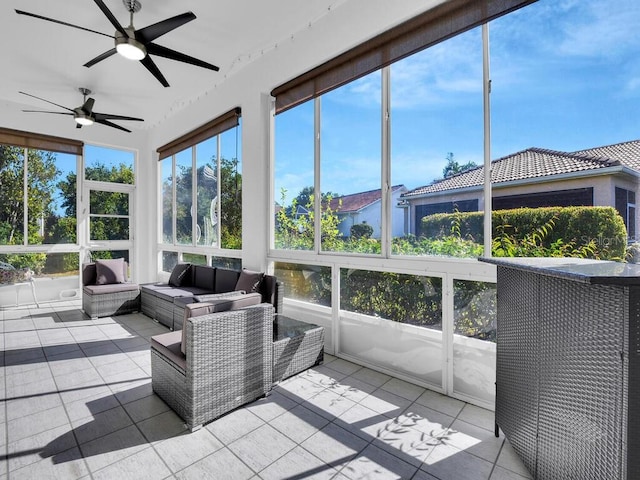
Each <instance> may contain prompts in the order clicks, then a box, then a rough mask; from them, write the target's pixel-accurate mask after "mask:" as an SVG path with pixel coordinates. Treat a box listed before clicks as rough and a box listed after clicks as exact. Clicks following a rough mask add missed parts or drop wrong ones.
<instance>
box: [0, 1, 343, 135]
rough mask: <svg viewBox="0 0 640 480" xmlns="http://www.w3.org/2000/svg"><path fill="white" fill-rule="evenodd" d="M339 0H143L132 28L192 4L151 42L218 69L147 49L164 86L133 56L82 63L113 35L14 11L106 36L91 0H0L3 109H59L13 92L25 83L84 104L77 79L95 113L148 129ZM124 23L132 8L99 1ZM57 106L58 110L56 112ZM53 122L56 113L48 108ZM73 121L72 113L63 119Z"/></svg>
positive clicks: (109, 44) (48, 95)
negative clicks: (184, 19)
mask: <svg viewBox="0 0 640 480" xmlns="http://www.w3.org/2000/svg"><path fill="white" fill-rule="evenodd" d="M345 1H346V0H313V1H303V0H270V1H264V0H253V1H250V0H216V1H211V0H181V1H180V2H177V1H175V0H141V3H142V10H141V11H140V12H138V13H137V14H135V16H134V26H135V27H136V28H137V29H140V28H143V27H146V26H147V25H151V24H154V23H156V22H159V21H162V20H164V19H166V18H169V17H173V16H175V15H178V14H181V13H184V12H186V11H192V12H193V13H194V14H195V15H196V17H197V18H196V19H195V20H193V21H192V22H189V23H187V24H185V25H183V26H181V27H179V28H177V29H175V30H173V31H172V32H170V33H168V34H166V35H164V36H162V37H160V38H158V39H157V40H155V43H157V44H159V45H162V46H165V47H168V48H171V49H174V50H178V51H180V52H182V53H185V54H187V55H190V56H192V57H196V58H199V59H201V60H204V61H206V62H209V63H212V64H214V65H217V66H218V67H220V71H219V72H213V71H210V70H206V69H203V68H200V67H195V66H192V65H188V64H185V63H181V62H176V61H172V60H168V59H165V58H161V57H155V56H152V59H153V60H154V62H155V63H156V65H157V66H158V68H159V69H160V71H161V72H162V73H163V74H164V76H165V77H166V79H167V81H168V82H169V84H170V85H171V86H170V87H169V88H164V87H163V86H162V85H161V84H160V83H159V82H158V81H157V80H156V79H155V78H154V77H153V76H152V75H151V73H149V72H148V71H147V69H146V68H144V66H142V65H141V64H140V63H139V62H137V61H130V60H127V59H125V58H123V57H120V56H119V55H113V56H112V57H110V58H107V59H106V60H103V61H102V62H100V63H98V64H96V65H94V66H93V67H91V68H86V67H84V66H83V64H84V63H86V62H87V61H89V60H91V59H92V58H94V57H96V56H97V55H99V54H101V53H103V52H105V51H107V50H109V49H111V48H113V40H111V39H109V38H107V37H104V36H101V35H97V34H94V33H90V32H85V31H82V30H78V29H75V28H71V27H67V26H63V25H59V24H55V23H52V22H47V21H43V20H39V19H35V18H32V17H27V16H24V15H18V14H16V13H15V9H19V10H24V11H27V12H30V13H34V14H37V15H42V16H45V17H50V18H54V19H56V20H61V21H64V22H67V23H71V24H75V25H78V26H82V27H85V28H89V29H92V30H97V31H99V32H103V33H106V34H109V35H113V34H114V28H113V26H112V25H111V23H110V22H109V21H108V20H107V18H106V17H105V16H104V15H103V14H102V12H101V11H100V9H99V8H98V6H97V5H96V4H95V3H94V2H93V1H92V0H64V1H52V0H3V1H2V2H1V5H0V65H2V66H3V68H2V71H3V73H2V74H1V75H0V102H2V101H4V107H3V108H15V109H16V110H17V113H16V114H18V113H19V114H20V115H44V114H36V113H22V112H19V110H21V109H37V110H39V109H42V110H51V111H55V110H57V107H55V106H53V105H50V104H47V103H45V102H42V101H39V100H37V99H34V98H30V97H26V96H24V95H21V94H19V93H18V92H19V91H24V92H27V93H30V94H32V95H36V96H38V97H42V98H45V99H47V100H50V101H52V102H55V103H57V104H60V105H64V106H66V107H69V108H74V107H77V106H79V105H81V104H82V95H81V94H80V93H79V92H78V87H86V88H89V89H90V90H92V92H93V93H92V95H91V96H92V97H93V98H94V99H95V105H94V111H96V112H100V113H110V114H117V115H129V116H134V117H141V118H143V119H144V120H145V121H144V123H142V122H140V123H139V122H125V121H120V122H116V123H119V124H120V125H122V126H125V127H126V128H129V129H132V130H134V129H137V128H141V129H148V128H150V127H152V126H154V125H157V124H158V122H160V121H161V119H163V118H165V117H166V114H167V112H168V111H171V110H178V109H180V108H182V106H184V105H187V104H188V103H189V101H190V100H192V99H197V98H198V97H199V96H201V95H202V94H204V93H206V92H208V91H210V90H211V89H213V88H214V87H215V86H216V85H217V84H220V83H221V82H224V81H226V80H228V79H231V78H232V77H233V75H234V74H235V73H237V72H238V71H239V70H240V69H242V68H243V67H244V66H246V65H247V64H248V63H249V62H251V61H252V60H253V59H256V58H259V57H260V56H261V55H263V54H265V53H267V52H269V51H270V50H272V49H274V48H276V45H277V44H278V43H279V42H282V41H285V40H286V39H288V38H290V37H291V36H292V35H295V33H296V32H299V31H301V30H303V29H305V28H308V26H309V25H310V24H313V23H315V22H317V21H318V20H320V19H322V18H323V16H325V15H326V14H327V13H328V12H329V10H330V9H333V8H335V7H337V6H338V5H339V4H341V3H343V2H345ZM104 3H105V4H106V5H107V7H108V8H109V9H110V10H111V12H112V13H113V14H114V16H115V17H116V18H117V19H118V20H119V22H120V23H121V24H122V25H123V26H125V27H126V26H127V25H128V24H129V13H128V11H127V10H126V8H125V6H124V5H123V3H122V0H104ZM60 111H64V110H60ZM49 117H52V118H51V121H58V122H59V121H60V119H61V118H64V117H60V116H57V115H49ZM69 121H70V122H72V120H71V119H69Z"/></svg>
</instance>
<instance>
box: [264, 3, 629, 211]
mask: <svg viewBox="0 0 640 480" xmlns="http://www.w3.org/2000/svg"><path fill="white" fill-rule="evenodd" d="M639 26H640V2H637V0H617V1H612V0H540V1H539V2H537V3H535V4H533V5H530V6H528V7H525V8H524V9H521V10H520V11H518V12H515V13H513V14H511V15H508V16H505V17H502V18H500V19H498V20H496V21H494V22H492V23H491V24H490V49H491V79H492V95H491V110H492V120H491V127H492V155H491V156H492V158H493V159H495V158H499V157H501V156H505V155H509V154H511V153H515V152H517V151H520V150H523V149H526V148H529V147H541V148H549V149H555V150H562V151H574V150H582V149H586V148H589V147H595V146H600V145H607V144H612V143H617V142H623V141H627V140H636V139H640V115H639V112H638V107H639V106H640V35H639V34H638V28H639ZM391 88H392V98H391V103H392V112H391V118H392V183H393V184H404V185H406V186H407V187H408V188H415V187H418V186H421V185H426V184H428V183H430V182H431V181H432V180H433V179H435V178H439V177H441V175H442V168H443V167H444V165H445V163H446V162H445V158H446V155H447V153H448V152H452V153H453V154H454V158H455V159H456V160H457V161H458V162H460V163H466V162H468V161H473V162H476V163H478V164H480V163H482V161H483V157H482V152H483V143H482V142H483V137H482V130H483V124H482V115H483V113H482V46H481V30H480V28H478V29H475V30H473V31H470V32H467V33H465V34H463V35H460V36H458V37H456V38H454V39H452V40H450V41H447V42H444V43H442V44H439V45H437V46H435V47H433V48H431V49H428V50H425V51H424V52H421V53H419V54H416V55H414V56H412V57H409V58H407V59H405V60H402V61H400V62H398V63H396V64H394V65H393V66H392V68H391ZM310 107H311V105H303V106H300V107H297V108H295V109H293V110H290V111H288V112H285V113H283V114H280V115H278V116H277V117H276V150H275V151H276V185H275V186H276V196H277V198H276V200H277V201H279V200H280V195H279V191H280V189H281V188H283V187H284V188H286V189H287V191H288V194H287V200H288V201H290V200H291V199H292V198H293V197H295V195H297V193H298V192H299V191H300V190H301V189H302V188H303V187H305V186H308V185H312V184H313V113H312V109H311V108H310ZM379 110H380V73H379V72H375V73H373V74H371V75H369V76H367V77H365V78H363V79H360V80H358V81H356V82H352V83H350V84H349V85H346V86H344V87H342V88H340V89H338V90H336V91H334V92H330V93H329V94H326V95H325V96H324V97H323V98H322V150H321V154H322V190H323V191H332V192H335V193H339V194H348V193H355V192H358V191H364V190H369V189H376V188H379V187H380V176H381V174H380V167H379V165H380V119H379ZM287 203H288V202H287Z"/></svg>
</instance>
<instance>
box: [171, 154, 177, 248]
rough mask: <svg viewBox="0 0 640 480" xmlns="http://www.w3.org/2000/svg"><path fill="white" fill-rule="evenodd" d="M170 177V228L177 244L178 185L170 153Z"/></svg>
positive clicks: (172, 157) (173, 241)
mask: <svg viewBox="0 0 640 480" xmlns="http://www.w3.org/2000/svg"><path fill="white" fill-rule="evenodd" d="M171 178H172V179H173V180H172V181H171V230H172V237H173V239H172V243H173V245H174V246H175V245H177V244H178V234H177V229H178V220H177V216H178V205H177V201H178V196H177V193H176V192H177V190H178V188H177V186H178V182H177V181H176V156H175V154H174V155H171Z"/></svg>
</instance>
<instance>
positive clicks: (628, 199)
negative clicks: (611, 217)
mask: <svg viewBox="0 0 640 480" xmlns="http://www.w3.org/2000/svg"><path fill="white" fill-rule="evenodd" d="M616 210H617V211H618V213H619V214H620V216H621V217H622V219H623V220H624V225H625V226H626V227H627V236H628V238H629V239H633V240H635V238H636V192H634V191H632V190H625V189H624V188H619V187H616Z"/></svg>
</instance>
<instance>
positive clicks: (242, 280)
mask: <svg viewBox="0 0 640 480" xmlns="http://www.w3.org/2000/svg"><path fill="white" fill-rule="evenodd" d="M262 277H264V273H263V272H253V271H251V270H247V269H246V268H243V269H242V271H241V272H240V277H238V282H237V283H236V287H235V288H234V290H244V291H245V292H247V293H251V292H258V291H259V290H260V282H262Z"/></svg>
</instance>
